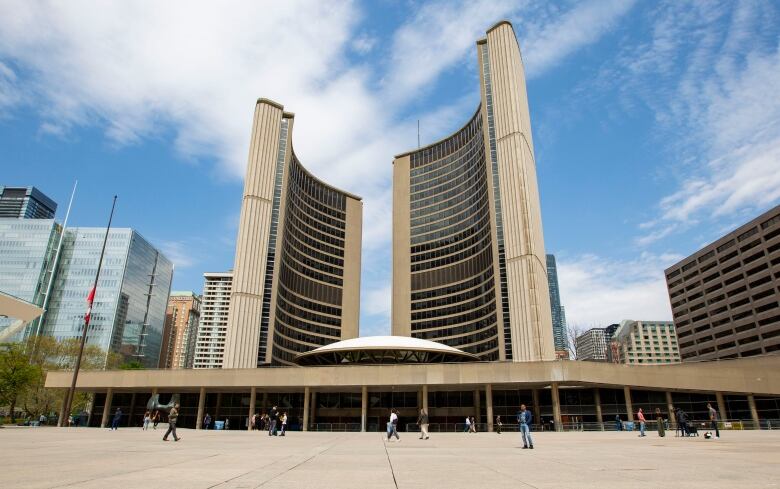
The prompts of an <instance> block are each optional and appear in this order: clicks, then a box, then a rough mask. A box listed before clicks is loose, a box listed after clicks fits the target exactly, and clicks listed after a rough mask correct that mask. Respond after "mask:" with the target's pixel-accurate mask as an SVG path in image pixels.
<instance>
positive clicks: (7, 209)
mask: <svg viewBox="0 0 780 489" xmlns="http://www.w3.org/2000/svg"><path fill="white" fill-rule="evenodd" d="M56 212H57V203H56V202H54V201H53V200H51V199H50V198H49V197H47V196H46V195H45V194H44V193H43V192H41V191H40V190H38V189H37V188H35V187H3V186H0V218H6V217H10V218H17V219H54V214H55V213H56Z"/></svg>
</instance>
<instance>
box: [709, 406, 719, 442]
mask: <svg viewBox="0 0 780 489" xmlns="http://www.w3.org/2000/svg"><path fill="white" fill-rule="evenodd" d="M707 411H708V412H709V413H710V428H711V429H713V430H715V438H720V430H719V429H718V412H717V411H716V410H715V408H714V407H712V404H710V403H709V402H708V403H707Z"/></svg>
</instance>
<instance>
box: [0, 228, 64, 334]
mask: <svg viewBox="0 0 780 489" xmlns="http://www.w3.org/2000/svg"><path fill="white" fill-rule="evenodd" d="M59 236H60V226H59V225H58V224H57V223H55V222H54V220H53V219H16V218H0V291H2V292H4V293H6V294H8V295H12V296H14V297H18V298H19V299H22V300H25V301H27V302H31V303H33V304H37V305H39V306H40V305H42V304H43V301H44V297H45V294H46V287H47V286H48V281H49V277H50V273H49V272H50V270H49V269H50V267H51V266H52V265H53V262H54V255H55V252H56V246H57V242H58V240H59ZM15 321H16V320H15V319H14V318H0V333H1V332H3V331H4V330H5V329H6V328H8V327H9V326H11V324H12V323H14V322H15ZM37 324H38V320H37V319H36V320H35V321H32V322H31V323H30V324H28V325H27V326H26V328H25V329H24V330H20V331H19V332H17V333H15V334H13V335H11V336H10V337H9V338H7V339H6V341H9V342H16V341H22V340H24V339H25V338H26V337H27V336H28V335H29V334H31V333H33V334H34V328H36V327H37Z"/></svg>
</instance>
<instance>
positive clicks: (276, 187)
mask: <svg viewBox="0 0 780 489" xmlns="http://www.w3.org/2000/svg"><path fill="white" fill-rule="evenodd" d="M293 120H294V116H293V114H291V113H289V112H284V107H283V106H281V105H279V104H277V103H275V102H272V101H270V100H267V99H259V100H258V101H257V105H256V107H255V118H254V124H253V128H252V140H251V144H250V149H249V162H248V164H247V171H246V179H245V182H244V199H243V203H242V205H241V220H240V223H239V229H238V239H237V242H236V258H235V266H234V269H233V289H232V292H231V299H230V311H229V313H228V326H227V338H226V341H225V355H224V360H223V365H222V367H223V368H251V367H256V366H261V365H266V364H274V365H289V364H292V363H293V359H294V358H295V357H296V356H297V355H299V354H300V353H303V352H306V351H309V350H313V349H315V348H318V347H321V346H323V345H327V344H330V343H334V342H336V341H340V340H343V339H348V338H354V337H357V335H358V320H359V309H360V248H361V233H362V214H363V203H362V201H361V199H360V197H356V196H354V195H352V194H349V193H347V192H344V191H342V190H339V189H337V188H334V187H332V186H330V185H328V184H326V183H325V182H323V181H321V180H319V179H317V178H316V177H314V176H313V175H312V174H311V173H309V172H308V171H307V170H306V169H305V168H304V167H303V165H302V164H301V163H300V161H299V160H298V158H297V157H296V156H295V152H294V151H293V148H292V128H293Z"/></svg>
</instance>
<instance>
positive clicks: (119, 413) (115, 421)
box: [111, 408, 122, 431]
mask: <svg viewBox="0 0 780 489" xmlns="http://www.w3.org/2000/svg"><path fill="white" fill-rule="evenodd" d="M121 419H122V408H116V412H115V413H114V419H113V420H112V421H111V429H112V430H114V431H116V429H117V428H119V421H120V420H121Z"/></svg>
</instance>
